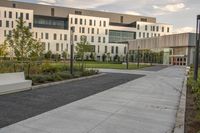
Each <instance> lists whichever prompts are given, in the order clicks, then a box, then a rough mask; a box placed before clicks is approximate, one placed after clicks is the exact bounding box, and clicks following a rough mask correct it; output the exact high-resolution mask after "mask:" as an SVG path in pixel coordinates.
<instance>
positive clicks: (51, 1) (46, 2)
mask: <svg viewBox="0 0 200 133" xmlns="http://www.w3.org/2000/svg"><path fill="white" fill-rule="evenodd" d="M37 3H38V4H43V5H52V4H56V3H57V0H38V1H37Z"/></svg>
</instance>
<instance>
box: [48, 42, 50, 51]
mask: <svg viewBox="0 0 200 133" xmlns="http://www.w3.org/2000/svg"><path fill="white" fill-rule="evenodd" d="M49 50H50V43H48V51H49Z"/></svg>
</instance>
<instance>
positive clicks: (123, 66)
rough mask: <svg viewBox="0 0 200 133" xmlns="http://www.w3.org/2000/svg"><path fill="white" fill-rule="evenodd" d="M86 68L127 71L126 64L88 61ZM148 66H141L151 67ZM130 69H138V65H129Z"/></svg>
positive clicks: (143, 65)
mask: <svg viewBox="0 0 200 133" xmlns="http://www.w3.org/2000/svg"><path fill="white" fill-rule="evenodd" d="M76 65H80V62H77V63H76ZM84 66H85V67H86V68H107V69H126V64H114V63H107V62H92V61H86V62H84ZM149 66H150V65H148V64H140V65H139V69H140V68H144V67H149ZM129 69H130V70H133V69H138V68H137V64H131V63H129Z"/></svg>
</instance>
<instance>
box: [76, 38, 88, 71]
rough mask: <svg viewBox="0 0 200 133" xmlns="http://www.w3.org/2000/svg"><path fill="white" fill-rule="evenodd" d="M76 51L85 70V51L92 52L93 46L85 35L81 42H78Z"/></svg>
mask: <svg viewBox="0 0 200 133" xmlns="http://www.w3.org/2000/svg"><path fill="white" fill-rule="evenodd" d="M76 51H77V55H78V56H79V57H80V58H81V62H82V63H81V64H82V65H81V68H82V70H83V66H84V57H85V53H87V52H92V47H91V45H90V43H89V42H87V40H86V38H85V37H82V39H81V42H79V43H77V46H76Z"/></svg>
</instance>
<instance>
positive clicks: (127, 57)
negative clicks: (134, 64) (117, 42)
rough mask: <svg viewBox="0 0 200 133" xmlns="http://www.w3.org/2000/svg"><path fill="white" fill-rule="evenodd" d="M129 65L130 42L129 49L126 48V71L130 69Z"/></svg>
mask: <svg viewBox="0 0 200 133" xmlns="http://www.w3.org/2000/svg"><path fill="white" fill-rule="evenodd" d="M128 63H129V42H127V48H126V69H128V65H129V64H128Z"/></svg>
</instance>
